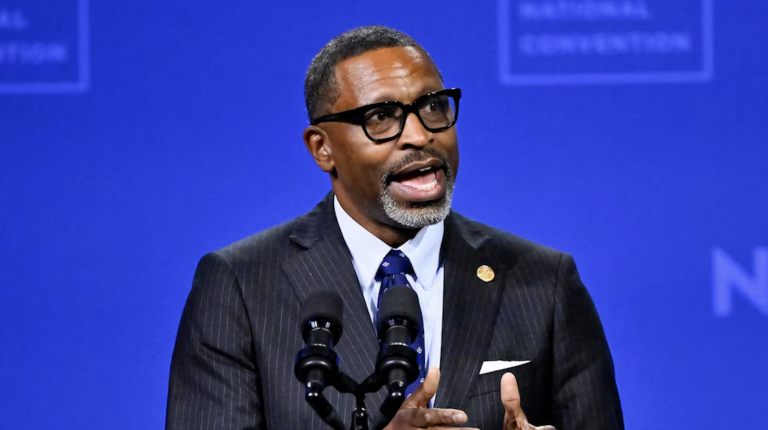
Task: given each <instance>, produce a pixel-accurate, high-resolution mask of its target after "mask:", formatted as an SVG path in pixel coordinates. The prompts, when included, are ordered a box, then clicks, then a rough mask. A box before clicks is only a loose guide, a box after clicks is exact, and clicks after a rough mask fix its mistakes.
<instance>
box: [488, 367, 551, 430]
mask: <svg viewBox="0 0 768 430" xmlns="http://www.w3.org/2000/svg"><path fill="white" fill-rule="evenodd" d="M501 403H502V404H503V405H504V430H556V429H555V428H554V427H552V426H543V427H536V426H533V425H531V424H529V423H528V418H526V417H525V413H524V412H523V408H521V407H520V390H519V389H518V388H517V379H515V375H513V374H511V373H505V374H504V376H502V377H501Z"/></svg>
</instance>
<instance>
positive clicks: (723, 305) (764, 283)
mask: <svg viewBox="0 0 768 430" xmlns="http://www.w3.org/2000/svg"><path fill="white" fill-rule="evenodd" d="M752 259H753V261H754V262H753V264H754V276H750V275H749V273H747V272H746V271H745V270H744V269H743V268H742V267H741V266H739V264H738V263H736V262H735V261H733V259H732V258H731V257H730V256H729V255H728V254H726V253H725V251H723V250H722V249H720V248H714V249H712V288H713V297H712V299H713V301H712V305H713V307H714V310H715V315H717V316H728V315H730V314H731V312H732V308H733V300H732V298H733V294H732V291H734V290H737V291H739V292H740V293H741V295H742V296H744V298H746V299H747V300H749V301H750V302H751V303H752V305H754V306H755V307H756V308H757V309H758V310H759V311H760V312H761V313H763V314H764V315H768V248H765V247H758V248H755V249H754V251H753V254H752Z"/></svg>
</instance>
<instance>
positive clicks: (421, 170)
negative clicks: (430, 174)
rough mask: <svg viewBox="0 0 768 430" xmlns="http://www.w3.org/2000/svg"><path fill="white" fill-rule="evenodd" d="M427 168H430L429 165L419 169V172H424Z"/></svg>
mask: <svg viewBox="0 0 768 430" xmlns="http://www.w3.org/2000/svg"><path fill="white" fill-rule="evenodd" d="M429 169H431V167H425V168H423V169H419V172H426V171H427V170H429Z"/></svg>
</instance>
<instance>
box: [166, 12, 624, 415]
mask: <svg viewBox="0 0 768 430" xmlns="http://www.w3.org/2000/svg"><path fill="white" fill-rule="evenodd" d="M461 95H462V94H461V90H460V89H458V88H452V87H451V85H447V86H446V85H445V83H444V82H443V80H442V77H441V75H440V72H439V71H438V69H437V67H436V65H435V64H434V62H433V61H432V59H431V58H430V56H429V55H428V54H427V52H426V51H425V50H424V48H423V47H421V45H419V44H418V43H417V42H416V41H414V40H413V39H412V38H410V37H409V36H407V35H405V34H403V33H401V32H398V31H395V30H392V29H389V28H386V27H380V26H371V27H363V28H358V29H355V30H351V31H349V32H346V33H344V34H342V35H340V36H338V37H336V38H335V39H333V40H332V41H330V42H329V43H328V44H327V45H325V46H324V47H323V49H322V50H321V51H320V52H319V53H318V54H317V56H316V57H315V58H314V59H313V61H312V64H311V65H310V66H309V69H308V71H307V77H306V81H305V97H306V104H307V111H308V114H309V119H310V126H309V127H307V128H306V129H305V130H304V135H303V137H304V143H305V144H306V147H307V149H308V150H309V153H310V155H311V156H312V157H313V158H314V160H315V162H316V163H317V165H318V166H319V167H320V168H321V169H322V170H323V171H325V172H327V173H328V176H329V177H330V180H331V186H332V192H331V193H329V194H328V195H327V196H326V197H325V199H323V201H321V202H320V204H318V205H317V206H316V207H315V208H314V209H313V210H312V211H311V212H309V213H307V214H306V215H304V216H301V217H299V218H296V219H294V220H292V221H289V222H287V223H285V224H282V225H280V226H277V227H274V228H272V229H269V230H266V231H264V232H261V233H259V234H256V235H254V236H251V237H249V238H246V239H244V240H242V241H239V242H237V243H235V244H232V245H230V246H228V247H226V248H223V249H221V250H219V251H216V252H213V253H210V254H208V255H206V256H204V257H203V258H202V260H201V261H200V263H199V265H198V268H197V271H196V274H195V278H194V282H193V286H192V291H191V292H190V295H189V298H188V300H187V304H186V306H185V308H184V312H183V315H182V318H181V323H180V326H179V333H178V337H177V340H176V347H175V349H174V353H173V361H172V364H171V374H170V389H169V395H168V412H167V422H166V428H167V429H173V430H177V429H178V430H181V429H326V428H328V427H327V425H326V424H325V423H324V422H323V421H322V420H321V419H320V418H319V417H318V416H317V415H316V414H315V413H314V411H313V410H312V409H311V408H310V407H309V406H308V405H307V404H306V403H305V401H304V387H303V386H302V384H301V383H299V382H298V381H297V380H296V378H295V377H294V373H293V365H294V356H295V354H296V351H298V350H299V349H301V348H302V347H303V345H304V343H303V340H302V337H301V333H299V330H298V326H299V319H300V309H301V304H302V302H304V300H305V299H306V298H307V297H309V296H310V295H311V294H313V293H314V292H317V291H319V290H330V291H335V292H337V293H338V294H339V295H340V296H341V297H342V299H343V307H344V312H343V315H344V316H343V326H344V337H343V338H342V339H341V341H340V342H339V343H338V345H337V346H336V351H337V352H338V354H339V356H340V357H341V359H340V363H339V366H340V368H341V370H342V371H343V372H344V373H346V374H347V375H349V376H351V377H352V379H355V380H357V381H362V380H363V379H364V378H365V377H366V376H368V375H369V374H370V373H371V371H372V370H373V369H374V367H375V363H376V356H377V353H378V351H379V344H378V340H377V334H376V329H375V328H374V327H375V326H374V324H373V321H374V320H375V319H376V316H377V312H378V303H379V297H380V295H381V294H382V293H383V291H384V290H386V289H387V288H388V287H389V285H390V284H391V283H392V282H393V281H392V279H395V277H397V276H399V277H400V279H401V284H405V285H407V286H408V287H409V288H412V289H413V290H414V291H415V292H416V294H417V295H418V299H419V303H420V307H421V312H422V315H421V317H422V320H423V321H422V331H421V332H420V333H419V339H418V340H419V343H418V344H417V346H416V345H414V350H416V352H417V353H418V360H419V361H418V362H419V366H420V368H421V369H422V373H421V375H420V377H419V378H417V381H416V382H415V383H414V384H413V386H412V387H409V390H408V392H412V394H411V395H410V397H408V398H407V399H406V400H405V402H404V403H403V406H402V407H401V408H400V410H399V411H398V412H397V414H396V415H395V416H394V418H393V419H392V420H391V421H390V422H388V423H387V422H382V421H381V417H380V416H378V417H377V415H376V414H375V413H373V411H377V410H378V407H379V405H380V404H381V403H382V401H383V399H384V397H385V395H386V391H385V390H380V391H379V392H378V393H374V394H373V395H370V396H368V409H369V411H371V412H372V423H371V425H372V426H373V427H374V428H382V427H384V426H385V425H386V428H387V429H392V430H395V429H413V428H444V427H451V428H454V427H462V426H463V427H467V428H474V427H476V428H482V429H484V430H488V429H499V430H502V429H503V430H511V429H533V428H539V427H534V425H537V426H546V427H541V428H551V427H549V426H554V427H555V428H557V429H558V430H571V429H578V430H597V429H606V430H607V429H612V430H613V429H623V419H622V413H621V406H620V403H619V396H618V391H617V388H616V383H615V380H614V371H613V364H612V360H611V355H610V352H609V350H608V345H607V342H606V339H605V335H604V333H603V329H602V326H601V323H600V320H599V317H598V315H597V311H596V310H595V307H594V305H593V303H592V300H591V298H590V297H589V294H588V293H587V291H586V289H585V288H584V286H583V285H582V283H581V281H580V280H579V276H578V273H577V271H576V267H575V264H574V262H573V259H572V258H571V257H570V256H568V255H566V254H563V253H560V252H557V251H555V250H552V249H549V248H545V247H543V246H540V245H537V244H534V243H531V242H528V241H526V240H524V239H521V238H519V237H516V236H514V235H511V234H509V233H506V232H503V231H499V230H496V229H494V228H492V227H489V226H486V225H483V224H480V223H478V222H475V221H472V220H469V219H467V218H464V217H463V216H461V215H459V214H457V213H456V212H453V211H451V196H452V193H453V186H454V181H455V180H456V177H457V173H458V168H459V151H458V139H457V134H456V128H455V127H454V126H455V124H456V121H457V120H458V117H459V104H460V103H459V102H460V100H461ZM426 369H429V371H428V372H427V370H426ZM438 369H439V370H438ZM326 395H327V396H328V399H329V401H330V403H331V404H332V405H334V406H335V408H336V410H337V412H338V413H339V415H340V416H341V417H344V418H347V417H349V416H350V414H351V412H352V411H353V409H354V406H355V404H354V398H353V397H352V396H351V395H347V394H339V393H338V392H336V391H335V390H333V389H329V390H326ZM377 420H378V421H377Z"/></svg>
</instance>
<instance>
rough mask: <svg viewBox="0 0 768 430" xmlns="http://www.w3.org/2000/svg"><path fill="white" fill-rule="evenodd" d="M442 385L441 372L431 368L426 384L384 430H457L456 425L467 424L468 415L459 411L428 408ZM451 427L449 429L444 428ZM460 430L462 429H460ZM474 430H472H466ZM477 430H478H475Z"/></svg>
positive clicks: (407, 400) (406, 402) (402, 407)
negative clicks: (425, 429)
mask: <svg viewBox="0 0 768 430" xmlns="http://www.w3.org/2000/svg"><path fill="white" fill-rule="evenodd" d="M439 383H440V371H439V370H437V368H436V367H430V368H429V372H427V377H426V378H425V379H424V383H423V384H421V386H420V387H419V388H417V389H416V390H415V391H414V392H413V394H411V396H410V397H408V398H407V399H405V401H404V402H403V405H402V406H401V407H400V409H399V410H398V411H397V414H395V417H394V418H392V421H390V422H389V425H387V427H385V428H384V430H411V429H424V428H428V429H432V430H457V429H456V428H455V427H453V426H454V425H456V424H463V423H465V422H467V414H465V413H464V412H462V411H460V410H457V409H434V408H428V407H427V405H429V401H430V399H432V397H434V396H435V393H436V392H437V386H438V384H439ZM444 426H449V427H444ZM459 430H460V429H459ZM464 430H472V429H464ZM475 430H477V429H475Z"/></svg>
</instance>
